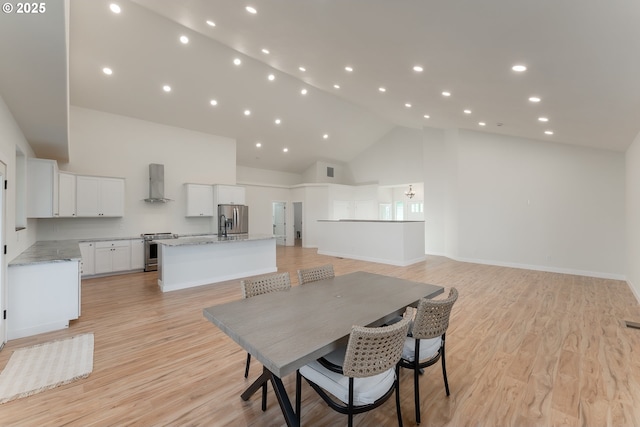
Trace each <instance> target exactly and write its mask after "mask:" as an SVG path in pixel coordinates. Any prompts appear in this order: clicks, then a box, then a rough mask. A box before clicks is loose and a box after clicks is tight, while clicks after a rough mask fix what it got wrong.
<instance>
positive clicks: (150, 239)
mask: <svg viewBox="0 0 640 427" xmlns="http://www.w3.org/2000/svg"><path fill="white" fill-rule="evenodd" d="M140 237H142V238H143V239H144V271H157V270H158V244H157V243H156V242H154V240H163V239H177V238H178V235H177V234H173V233H147V234H141V235H140Z"/></svg>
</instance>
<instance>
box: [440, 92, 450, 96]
mask: <svg viewBox="0 0 640 427" xmlns="http://www.w3.org/2000/svg"><path fill="white" fill-rule="evenodd" d="M442 96H451V92H447V91H444V92H442Z"/></svg>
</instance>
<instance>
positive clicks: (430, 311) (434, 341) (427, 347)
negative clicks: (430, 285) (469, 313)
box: [399, 288, 458, 424]
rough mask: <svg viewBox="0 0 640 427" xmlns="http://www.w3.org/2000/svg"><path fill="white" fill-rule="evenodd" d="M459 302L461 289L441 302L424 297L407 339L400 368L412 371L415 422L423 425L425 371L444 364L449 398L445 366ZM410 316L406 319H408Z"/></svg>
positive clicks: (452, 292)
mask: <svg viewBox="0 0 640 427" xmlns="http://www.w3.org/2000/svg"><path fill="white" fill-rule="evenodd" d="M457 299H458V290H457V289H456V288H451V290H450V291H449V296H448V297H447V298H446V299H442V300H433V299H427V298H422V299H421V300H420V302H419V303H418V308H417V309H414V310H415V312H414V313H413V314H414V316H415V317H414V318H413V322H412V325H411V331H410V333H409V336H408V337H406V339H405V343H404V348H403V349H402V358H401V359H400V363H399V365H400V366H401V367H403V368H406V369H412V370H413V389H414V398H415V410H416V423H418V424H420V387H419V376H420V375H421V374H422V373H423V372H424V368H426V367H427V366H431V365H433V364H435V363H436V362H437V361H438V359H440V361H441V362H442V376H443V377H444V388H445V391H446V393H447V396H449V383H448V381H447V367H446V363H445V352H444V350H445V338H446V332H447V328H448V327H449V317H450V315H451V309H452V308H453V304H454V303H455V302H456V300H457ZM408 319H409V317H407V319H405V320H408Z"/></svg>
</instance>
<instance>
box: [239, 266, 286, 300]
mask: <svg viewBox="0 0 640 427" xmlns="http://www.w3.org/2000/svg"><path fill="white" fill-rule="evenodd" d="M240 286H241V287H242V297H243V298H251V297H255V296H256V295H262V294H267V293H269V292H276V291H283V290H285V289H289V288H290V287H291V278H290V276H289V272H286V273H276V274H267V275H265V276H260V277H254V278H253V279H245V280H241V281H240Z"/></svg>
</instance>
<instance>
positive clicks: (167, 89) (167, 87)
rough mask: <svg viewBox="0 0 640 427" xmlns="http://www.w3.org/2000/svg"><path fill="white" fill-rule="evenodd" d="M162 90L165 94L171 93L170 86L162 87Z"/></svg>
mask: <svg viewBox="0 0 640 427" xmlns="http://www.w3.org/2000/svg"><path fill="white" fill-rule="evenodd" d="M162 90H163V91H165V92H171V86H169V85H164V86H162Z"/></svg>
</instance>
